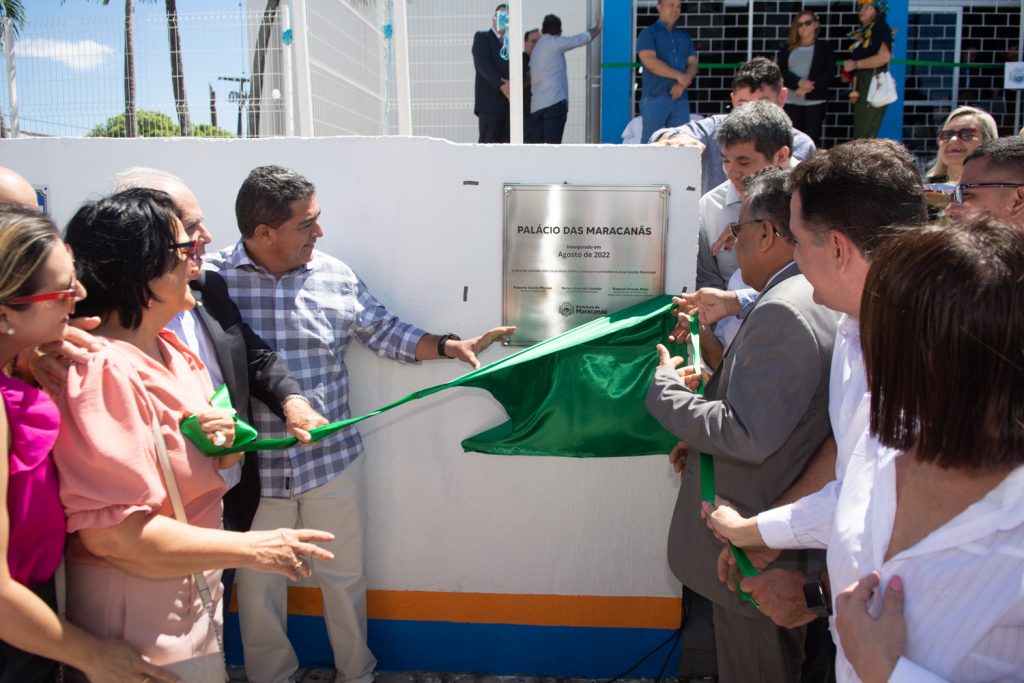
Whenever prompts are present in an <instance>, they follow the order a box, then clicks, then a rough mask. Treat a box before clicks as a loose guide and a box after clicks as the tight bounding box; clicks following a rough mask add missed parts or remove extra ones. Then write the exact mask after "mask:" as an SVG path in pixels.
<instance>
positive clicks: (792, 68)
mask: <svg viewBox="0 0 1024 683" xmlns="http://www.w3.org/2000/svg"><path fill="white" fill-rule="evenodd" d="M820 30H821V24H820V23H819V21H818V15H816V14H815V13H814V12H812V11H811V10H804V11H803V12H800V13H799V14H798V15H796V16H795V17H794V18H793V24H792V26H790V29H789V43H788V44H787V46H786V47H784V48H783V49H782V50H780V51H779V56H778V59H777V60H776V61H777V62H778V64H779V68H780V69H781V70H782V80H783V82H784V83H785V85H786V87H787V88H788V89H789V96H788V98H787V99H786V104H785V107H784V108H785V110H786V113H787V114H789V118H790V119H792V121H793V127H794V128H796V129H797V130H802V131H803V132H805V133H807V135H808V136H810V138H811V139H812V140H814V144H815V145H816V146H817V145H819V144H821V129H822V126H823V125H824V123H825V112H826V110H827V109H828V100H829V97H830V95H831V87H832V78H833V77H834V76H835V72H836V64H835V55H834V54H833V53H832V47H831V46H830V45H829V44H828V42H827V41H825V40H820V39H819V38H818V33H819V31H820Z"/></svg>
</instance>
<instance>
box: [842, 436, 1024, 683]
mask: <svg viewBox="0 0 1024 683" xmlns="http://www.w3.org/2000/svg"><path fill="white" fill-rule="evenodd" d="M898 457H905V456H903V455H902V454H901V453H900V452H899V451H897V450H895V449H891V448H886V447H884V446H881V445H879V444H878V443H877V441H875V440H874V439H868V438H862V439H861V440H860V441H859V442H858V443H857V445H856V447H855V448H854V450H853V453H852V454H851V455H850V458H849V461H848V464H847V468H846V473H845V474H846V476H845V479H844V480H843V485H842V492H841V493H840V496H839V500H838V504H837V506H836V510H835V517H834V519H833V522H832V524H831V529H830V533H829V537H828V571H829V577H830V582H831V584H832V587H833V595H835V594H836V593H838V592H839V591H840V590H842V589H843V588H845V587H847V586H849V585H851V584H853V583H854V582H855V581H857V580H858V579H860V578H861V577H863V576H865V575H867V574H869V573H870V572H872V571H877V572H879V573H880V574H881V579H882V583H881V585H882V588H881V589H879V590H878V591H877V592H876V594H875V596H874V597H873V599H872V601H871V602H870V603H869V612H870V613H871V614H872V615H874V616H877V615H878V613H879V612H880V610H881V605H882V596H883V594H884V587H885V586H887V585H888V582H889V580H890V579H891V578H892V577H893V576H897V575H898V576H899V577H900V578H901V579H902V580H903V586H904V593H905V602H904V608H903V614H904V617H905V619H906V633H907V644H906V648H905V649H904V656H903V657H902V658H900V661H899V663H898V665H897V667H896V669H895V671H894V672H893V675H892V677H891V678H890V679H889V680H890V681H941V680H949V681H960V682H963V683H972V682H974V681H1019V680H1021V677H1022V675H1024V502H1022V501H1024V466H1020V467H1017V468H1016V469H1015V470H1013V471H1012V472H1011V473H1010V474H1009V475H1008V476H1007V477H1006V479H1004V480H1003V481H1002V482H1001V483H1000V484H999V486H997V487H996V488H994V489H993V490H992V491H990V492H989V493H988V495H986V496H985V497H984V498H982V499H981V500H979V501H978V502H977V503H975V504H973V505H971V506H970V507H968V508H967V509H966V510H964V511H963V512H962V513H960V514H959V515H958V516H956V517H955V518H953V519H952V520H951V521H949V522H948V523H946V524H944V525H942V526H941V527H939V528H938V529H935V530H934V531H932V532H931V533H930V534H928V536H926V537H925V538H924V539H922V540H921V541H919V542H918V543H916V544H915V545H913V546H912V547H910V548H907V549H906V550H903V551H902V552H900V553H898V554H896V555H894V556H893V557H891V558H889V560H885V553H886V550H887V548H888V546H889V542H890V540H891V538H892V528H893V522H894V520H895V516H896V458H898ZM833 633H835V630H834V624H833ZM836 645H837V647H838V656H837V658H836V678H837V680H838V681H841V682H842V681H857V680H859V679H858V678H857V675H856V674H855V673H854V671H853V667H852V666H850V663H849V662H848V661H847V660H846V657H845V656H844V654H843V645H842V642H841V641H839V639H838V638H837V643H836Z"/></svg>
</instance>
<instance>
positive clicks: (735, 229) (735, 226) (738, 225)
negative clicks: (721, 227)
mask: <svg viewBox="0 0 1024 683" xmlns="http://www.w3.org/2000/svg"><path fill="white" fill-rule="evenodd" d="M766 220H768V219H767V218H752V219H751V220H749V221H736V222H734V223H729V225H727V226H725V227H727V228H729V232H731V233H732V236H733V238H737V237H739V236H740V230H741V229H742V228H743V226H744V225H749V224H751V223H763V222H764V221H766Z"/></svg>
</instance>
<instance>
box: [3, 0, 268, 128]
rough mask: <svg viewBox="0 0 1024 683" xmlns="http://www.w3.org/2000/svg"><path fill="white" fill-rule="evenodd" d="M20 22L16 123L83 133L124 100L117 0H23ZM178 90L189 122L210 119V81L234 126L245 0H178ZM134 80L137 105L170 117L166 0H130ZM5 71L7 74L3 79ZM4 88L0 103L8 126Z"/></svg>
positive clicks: (222, 122) (220, 116)
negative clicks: (106, 0) (181, 71)
mask: <svg viewBox="0 0 1024 683" xmlns="http://www.w3.org/2000/svg"><path fill="white" fill-rule="evenodd" d="M24 4H25V6H26V15H27V16H26V24H25V27H24V29H23V30H22V32H21V34H20V35H19V38H18V40H17V41H16V42H15V45H16V48H15V64H16V73H17V75H16V92H17V102H18V110H19V121H20V127H21V130H22V132H36V133H44V134H57V135H84V134H85V133H86V132H88V130H90V129H91V128H92V127H93V126H94V125H95V124H97V123H101V122H104V121H106V120H107V119H108V118H110V117H111V116H115V115H117V114H119V113H121V112H123V109H124V86H123V68H124V67H123V57H122V55H123V48H124V35H123V27H124V2H123V1H122V0H110V5H109V6H103V4H102V2H101V1H100V0H65V1H64V3H63V4H61V1H60V0H25V2H24ZM177 5H178V12H179V15H180V16H181V17H182V23H181V35H182V43H183V53H184V66H185V73H186V84H185V85H186V91H187V93H188V98H189V110H190V115H191V118H192V120H193V123H210V122H211V119H212V116H211V106H210V95H209V90H210V87H211V86H212V87H213V89H214V91H215V93H216V111H217V123H218V125H219V126H220V127H221V128H225V129H227V130H229V131H231V132H236V125H237V116H238V105H237V103H236V102H232V101H230V93H231V92H232V91H237V90H238V83H237V82H229V81H222V80H220V77H235V78H237V77H241V76H243V75H244V76H247V75H248V73H247V71H248V70H249V69H250V68H251V66H250V65H249V64H248V57H247V56H246V51H245V49H244V46H245V44H246V41H247V38H246V35H245V31H246V28H245V25H244V22H242V21H240V19H239V12H241V11H244V10H245V2H244V0H241V1H240V0H177ZM135 8H136V9H135V12H136V61H135V70H136V81H137V102H138V107H139V108H140V109H154V110H158V111H162V112H164V113H166V114H168V115H169V116H171V117H172V118H173V119H174V120H175V121H177V115H176V113H175V109H174V99H173V94H172V90H171V81H170V56H169V49H168V46H167V30H166V21H165V15H164V3H163V2H162V1H161V0H158V1H156V2H154V1H153V0H136V2H135ZM5 80H6V79H5ZM10 101H11V99H10V93H9V90H8V87H7V85H6V83H5V84H4V85H3V86H0V106H2V107H3V115H4V118H5V121H6V122H7V124H8V125H10V116H11V108H10Z"/></svg>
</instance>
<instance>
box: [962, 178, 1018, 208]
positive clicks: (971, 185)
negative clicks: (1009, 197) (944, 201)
mask: <svg viewBox="0 0 1024 683" xmlns="http://www.w3.org/2000/svg"><path fill="white" fill-rule="evenodd" d="M978 187H1024V183H960V184H959V185H957V186H956V187H954V188H953V194H952V195H951V196H950V198H951V199H952V200H953V203H954V204H957V205H960V204H963V203H964V190H973V189H975V188H978Z"/></svg>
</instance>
